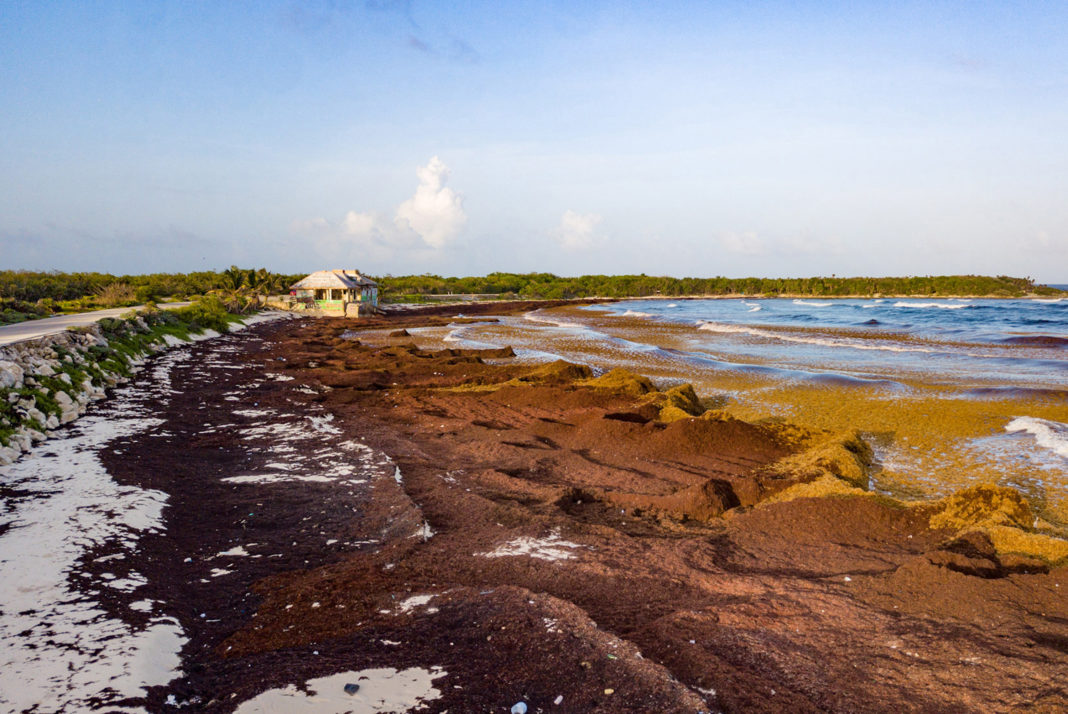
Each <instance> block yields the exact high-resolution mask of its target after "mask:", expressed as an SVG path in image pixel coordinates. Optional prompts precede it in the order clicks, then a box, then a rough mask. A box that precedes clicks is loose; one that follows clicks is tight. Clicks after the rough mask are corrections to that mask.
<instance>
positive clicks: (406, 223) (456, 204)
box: [393, 156, 467, 248]
mask: <svg viewBox="0 0 1068 714" xmlns="http://www.w3.org/2000/svg"><path fill="white" fill-rule="evenodd" d="M416 175H417V176H418V177H419V187H418V188H417V189H415V195H414V196H412V197H411V198H409V199H408V200H407V201H405V202H404V203H402V204H401V205H400V206H398V207H397V216H396V218H394V219H393V222H394V223H395V224H396V225H397V227H398V228H399V229H401V230H404V229H405V228H407V229H410V230H412V231H414V232H415V233H417V234H418V235H419V237H420V238H422V239H423V241H424V242H425V243H426V244H427V245H428V246H430V247H431V248H443V247H445V246H446V245H448V244H449V243H450V242H451V241H452V240H453V239H454V238H455V237H456V235H457V234H458V233H459V232H460V229H461V228H463V226H464V223H466V222H467V214H466V213H464V198H463V196H462V195H460V194H458V193H456V192H455V191H453V190H452V189H451V188H447V187H446V186H445V182H446V181H448V179H449V167H448V166H446V165H445V163H444V162H443V161H442V160H441V159H439V158H438V157H436V156H435V157H434V158H432V159H430V163H428V164H427V165H426V166H423V167H421V168H419V169H418V170H417V171H416Z"/></svg>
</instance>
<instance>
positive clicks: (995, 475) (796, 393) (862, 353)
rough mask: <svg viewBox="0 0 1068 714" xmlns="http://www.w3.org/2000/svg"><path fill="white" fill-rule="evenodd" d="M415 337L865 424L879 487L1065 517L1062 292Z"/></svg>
mask: <svg viewBox="0 0 1068 714" xmlns="http://www.w3.org/2000/svg"><path fill="white" fill-rule="evenodd" d="M411 332H412V333H413V335H416V336H418V337H422V338H425V339H430V338H433V339H435V340H444V341H445V342H446V343H447V344H448V345H449V346H460V347H491V346H492V347H499V346H505V345H509V346H512V347H513V348H514V349H516V351H517V353H518V355H519V357H520V359H524V360H529V361H544V360H551V359H566V360H569V361H572V362H578V363H581V364H587V365H589V366H591V367H593V368H594V370H595V371H604V370H607V369H611V368H614V367H624V368H626V369H629V370H631V371H634V372H638V373H641V374H645V375H647V376H649V377H651V378H652V379H653V380H654V381H655V382H657V383H659V384H660V385H662V386H669V385H671V384H677V383H680V382H690V383H692V384H693V385H694V387H695V389H696V390H697V392H698V394H699V395H701V396H702V397H703V398H705V399H706V400H707V402H708V404H709V405H713V406H717V407H721V408H723V409H725V410H726V411H728V412H729V413H731V414H733V415H735V416H738V417H739V418H744V419H750V420H760V419H787V420H791V421H796V422H800V423H803V424H805V425H808V426H811V427H814V428H822V429H827V430H830V431H843V430H856V431H858V432H860V433H861V434H862V435H863V436H864V438H865V439H866V440H867V441H868V442H869V443H870V444H871V445H872V446H873V448H874V449H875V452H876V455H877V458H878V470H877V473H876V474H875V476H874V477H873V488H874V489H875V490H878V491H882V492H885V493H887V494H889V495H893V496H895V497H899V498H921V499H924V498H933V497H938V496H941V495H945V494H947V493H951V492H952V491H954V490H956V489H959V488H962V487H965V486H968V485H971V484H974V483H979V482H987V483H998V484H1001V485H1010V486H1013V487H1015V488H1017V489H1019V490H1021V491H1022V492H1023V493H1024V494H1025V495H1026V496H1027V497H1028V498H1029V499H1030V501H1031V503H1032V505H1033V506H1034V507H1035V510H1036V512H1038V513H1040V514H1041V515H1042V517H1044V518H1047V519H1049V520H1052V521H1054V522H1058V523H1068V300H1065V299H1063V298H1062V299H1052V298H1051V299H1030V300H1011V299H1003V300H1002V299H998V300H993V299H991V300H988V299H970V300H962V299H961V300H958V299H925V298H909V299H898V298H887V299H870V300H852V299H803V300H793V299H749V298H746V299H742V298H738V299H696V300H688V299H679V300H670V299H653V300H626V301H622V302H617V303H607V304H601V305H593V306H584V307H579V306H570V307H565V308H556V309H551V310H538V311H534V312H532V313H529V314H527V315H525V316H523V317H504V318H501V319H500V320H499V321H498V322H486V323H476V324H463V325H459V324H457V325H453V326H451V327H450V328H448V329H444V330H443V329H442V328H428V329H426V330H423V331H419V330H412V331H411Z"/></svg>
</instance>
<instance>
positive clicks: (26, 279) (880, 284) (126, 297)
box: [0, 265, 1061, 322]
mask: <svg viewBox="0 0 1068 714" xmlns="http://www.w3.org/2000/svg"><path fill="white" fill-rule="evenodd" d="M303 277H304V275H303V274H299V273H298V274H284V273H273V272H270V271H268V270H266V269H264V268H259V269H250V268H239V267H237V266H234V265H232V266H230V267H229V268H227V269H226V270H219V271H199V272H193V273H150V274H145V275H113V274H110V273H80V272H78V273H62V272H58V271H49V272H40V271H29V270H2V271H0V310H2V311H3V313H4V317H2V318H0V322H12V321H16V320H18V319H27V318H32V317H42V316H46V315H50V314H53V313H56V312H73V311H81V310H91V309H95V308H101V307H122V306H127V305H138V304H144V303H149V302H156V301H161V300H167V299H184V298H188V297H193V296H197V295H215V296H217V297H219V298H220V299H221V300H222V301H223V302H224V303H225V304H226V305H227V306H229V307H231V308H233V311H244V310H246V309H249V308H250V306H252V305H253V303H254V302H255V301H256V298H257V296H260V295H271V294H279V293H285V292H287V291H288V290H289V286H290V285H292V284H293V283H295V282H297V281H298V280H300V279H301V278H303ZM375 279H376V280H377V281H378V283H379V290H380V293H381V296H382V299H383V300H384V301H386V302H404V301H411V300H419V299H420V298H424V297H425V296H428V295H450V294H488V295H491V296H499V297H502V298H526V299H546V300H559V299H566V298H583V297H609V298H622V297H639V296H646V295H664V296H677V297H681V296H686V295H717V296H722V295H727V296H729V295H739V296H771V297H774V296H778V295H789V296H794V295H798V296H813V297H847V296H858V297H871V296H876V295H912V296H925V297H937V296H948V295H971V296H990V297H1020V296H1023V295H1057V294H1061V291H1059V290H1055V289H1053V288H1050V287H1047V286H1043V285H1036V284H1035V282H1034V281H1033V280H1032V279H1031V278H1013V277H1008V276H1004V275H1000V276H997V277H989V276H982V275H941V276H932V275H928V276H909V277H897V278H893V277H891V278H870V277H869V278H860V277H852V278H840V277H837V276H833V275H832V276H831V277H829V278H828V277H812V278H726V277H714V278H673V277H666V276H656V275H645V274H644V273H643V274H639V275H582V276H578V277H562V276H558V275H555V274H553V273H500V272H497V273H490V274H489V275H485V276H480V277H464V278H457V277H442V276H439V275H430V274H423V275H404V276H393V275H385V276H381V277H378V278H375ZM20 316H21V317H20Z"/></svg>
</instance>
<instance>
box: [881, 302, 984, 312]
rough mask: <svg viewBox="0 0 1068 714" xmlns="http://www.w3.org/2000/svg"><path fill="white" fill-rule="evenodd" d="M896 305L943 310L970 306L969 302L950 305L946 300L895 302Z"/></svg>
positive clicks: (916, 308)
mask: <svg viewBox="0 0 1068 714" xmlns="http://www.w3.org/2000/svg"><path fill="white" fill-rule="evenodd" d="M894 307H908V308H912V309H915V310H920V309H926V308H939V309H941V310H960V309H961V308H965V307H970V306H969V305H968V304H967V303H957V304H955V305H950V304H949V303H944V302H895V303H894Z"/></svg>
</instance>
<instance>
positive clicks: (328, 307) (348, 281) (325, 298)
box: [289, 270, 378, 317]
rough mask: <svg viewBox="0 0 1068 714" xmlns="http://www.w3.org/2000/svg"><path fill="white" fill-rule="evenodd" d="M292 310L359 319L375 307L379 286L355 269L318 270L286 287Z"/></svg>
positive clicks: (376, 305)
mask: <svg viewBox="0 0 1068 714" xmlns="http://www.w3.org/2000/svg"><path fill="white" fill-rule="evenodd" d="M289 294H290V295H291V296H292V298H293V303H294V307H296V306H297V305H304V306H305V307H306V308H307V309H315V310H319V311H321V312H324V313H326V314H330V315H342V316H345V317H359V316H360V313H361V312H362V313H364V314H367V313H371V312H374V311H375V309H376V308H377V307H378V283H376V282H375V281H374V280H371V279H370V278H365V277H364V276H362V275H360V274H359V272H357V271H355V270H319V271H317V272H314V273H312V274H311V275H309V276H308V277H306V278H304V279H303V280H301V281H299V282H297V283H294V284H293V285H291V286H290V287H289Z"/></svg>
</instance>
